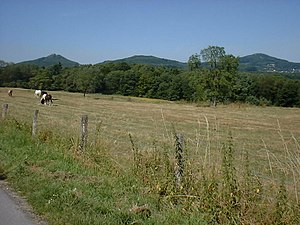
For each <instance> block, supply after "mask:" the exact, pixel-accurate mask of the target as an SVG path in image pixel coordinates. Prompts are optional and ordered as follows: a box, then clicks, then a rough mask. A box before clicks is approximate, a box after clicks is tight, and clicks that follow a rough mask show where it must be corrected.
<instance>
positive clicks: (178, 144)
mask: <svg viewBox="0 0 300 225" xmlns="http://www.w3.org/2000/svg"><path fill="white" fill-rule="evenodd" d="M2 109H3V111H2V119H5V118H6V117H7V114H8V104H3V107H2ZM38 115H39V110H34V114H33V120H32V136H33V137H34V136H36V135H37V134H38ZM87 144H88V115H82V116H81V122H80V134H79V149H80V150H82V151H84V150H85V149H86V146H87ZM175 151H176V152H175V159H176V163H175V168H174V176H175V181H176V185H177V187H180V186H181V181H182V176H183V172H184V138H183V135H182V134H175Z"/></svg>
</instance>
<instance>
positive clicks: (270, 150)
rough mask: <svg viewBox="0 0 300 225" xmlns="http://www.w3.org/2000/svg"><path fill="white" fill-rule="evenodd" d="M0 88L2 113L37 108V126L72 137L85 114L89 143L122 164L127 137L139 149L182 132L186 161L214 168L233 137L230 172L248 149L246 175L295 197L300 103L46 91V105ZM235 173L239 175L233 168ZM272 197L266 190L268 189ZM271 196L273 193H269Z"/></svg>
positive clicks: (159, 145)
mask: <svg viewBox="0 0 300 225" xmlns="http://www.w3.org/2000/svg"><path fill="white" fill-rule="evenodd" d="M7 90H8V89H7V88H0V104H1V106H2V105H3V104H4V103H8V105H9V110H8V115H9V116H10V117H14V118H15V119H17V120H20V121H24V122H26V123H28V124H31V123H32V117H33V113H34V110H36V109H38V110H39V116H38V131H39V132H43V133H44V134H45V135H46V134H47V135H49V134H51V133H55V134H59V135H62V136H65V137H67V138H68V139H70V140H71V141H72V142H74V145H76V144H77V143H78V137H79V129H80V120H81V116H82V115H88V118H89V125H88V132H89V136H88V145H89V147H91V148H92V147H93V146H94V145H96V144H99V143H100V144H101V143H102V144H103V145H105V146H106V148H107V149H109V151H110V154H111V155H112V157H113V158H114V160H115V161H116V163H118V164H119V166H120V167H121V168H124V169H126V167H127V166H128V162H131V163H132V148H133V146H132V145H133V143H131V142H130V138H129V134H130V135H131V136H132V140H133V142H134V147H135V148H138V149H139V150H140V151H141V152H151V151H155V150H156V149H163V148H164V146H172V145H173V144H174V136H173V134H174V132H176V133H181V134H183V136H184V140H185V151H186V154H187V155H188V157H189V163H190V164H191V168H200V167H201V168H204V169H205V168H208V167H212V166H213V167H221V162H222V154H221V151H222V149H223V148H224V145H226V143H227V142H228V140H229V139H230V138H232V145H233V148H234V160H235V161H236V162H237V163H236V169H237V172H239V171H240V170H242V169H243V166H244V164H242V163H240V162H242V161H243V160H245V157H246V154H248V156H249V158H248V160H249V163H250V165H251V169H252V171H253V174H254V175H255V176H257V177H259V178H260V179H262V180H263V183H262V185H271V186H272V185H273V184H274V185H275V184H278V183H279V182H280V179H281V177H282V176H283V175H284V176H285V180H286V184H287V187H288V189H289V194H290V195H292V198H294V199H295V201H296V202H297V203H298V204H299V198H300V181H299V176H300V161H299V160H300V145H299V143H300V109H299V108H279V107H256V106H249V105H243V104H242V105H238V104H233V105H219V106H218V107H216V108H213V107H204V106H199V105H196V104H187V103H181V102H169V101H163V100H156V99H143V98H135V97H124V96H106V95H101V94H88V95H87V96H86V97H85V98H84V97H83V94H79V93H68V92H59V91H55V92H51V94H52V96H53V98H54V102H53V105H51V106H45V105H41V104H40V102H39V99H37V98H35V97H34V95H33V94H34V90H25V89H13V96H12V97H9V96H8V95H7ZM239 176H242V174H239ZM268 197H270V198H272V196H268ZM273 197H274V196H273Z"/></svg>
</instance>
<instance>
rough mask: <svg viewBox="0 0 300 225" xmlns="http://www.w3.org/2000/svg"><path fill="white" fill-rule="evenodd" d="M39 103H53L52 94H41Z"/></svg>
mask: <svg viewBox="0 0 300 225" xmlns="http://www.w3.org/2000/svg"><path fill="white" fill-rule="evenodd" d="M41 103H42V104H44V105H51V104H52V103H53V101H52V95H50V94H43V95H42V98H41Z"/></svg>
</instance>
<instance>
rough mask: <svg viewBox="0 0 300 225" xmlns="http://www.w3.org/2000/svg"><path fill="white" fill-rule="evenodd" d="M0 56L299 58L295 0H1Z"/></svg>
mask: <svg viewBox="0 0 300 225" xmlns="http://www.w3.org/2000/svg"><path fill="white" fill-rule="evenodd" d="M0 21H1V22H0V60H4V61H6V62H14V63H17V62H21V61H26V60H32V59H37V58H40V57H44V56H47V55H50V54H54V53H55V54H60V55H62V56H64V57H66V58H68V59H70V60H73V61H76V62H79V63H80V64H95V63H99V62H103V61H105V60H115V59H121V58H125V57H130V56H133V55H153V56H157V57H161V58H166V59H173V60H177V61H181V62H187V61H188V58H189V57H190V56H191V55H192V54H195V53H198V54H199V53H200V51H201V50H202V49H204V48H207V47H208V46H212V45H216V46H220V47H224V48H225V51H226V53H227V54H233V55H235V56H240V57H242V56H246V55H250V54H254V53H264V54H267V55H270V56H273V57H276V58H281V59H286V60H288V61H291V62H300V0H0Z"/></svg>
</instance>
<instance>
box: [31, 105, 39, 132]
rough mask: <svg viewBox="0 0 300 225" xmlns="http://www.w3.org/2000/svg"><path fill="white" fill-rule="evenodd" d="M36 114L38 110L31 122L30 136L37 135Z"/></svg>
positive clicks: (36, 111) (36, 112) (35, 112)
mask: <svg viewBox="0 0 300 225" xmlns="http://www.w3.org/2000/svg"><path fill="white" fill-rule="evenodd" d="M38 113H39V110H38V109H37V110H35V111H34V114H33V122H32V136H35V135H36V134H37V121H38Z"/></svg>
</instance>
